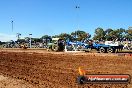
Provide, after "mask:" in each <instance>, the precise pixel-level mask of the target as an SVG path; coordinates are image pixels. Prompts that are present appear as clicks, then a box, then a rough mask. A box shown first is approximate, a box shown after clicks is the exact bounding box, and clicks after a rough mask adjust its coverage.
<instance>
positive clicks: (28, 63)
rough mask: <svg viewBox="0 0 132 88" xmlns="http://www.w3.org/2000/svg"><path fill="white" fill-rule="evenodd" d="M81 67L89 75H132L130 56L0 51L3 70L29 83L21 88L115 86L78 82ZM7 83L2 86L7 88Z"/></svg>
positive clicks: (119, 86) (131, 59) (130, 87)
mask: <svg viewBox="0 0 132 88" xmlns="http://www.w3.org/2000/svg"><path fill="white" fill-rule="evenodd" d="M79 66H82V67H83V68H84V69H85V70H86V71H87V74H123V73H124V74H130V75H132V57H131V56H128V57H124V56H114V55H113V56H112V55H111V56H109V55H104V56H99V55H97V56H96V54H74V53H73V54H71V53H55V52H50V53H47V52H43V53H36V52H29V51H28V52H27V51H26V52H25V51H22V52H16V51H15V52H11V51H10V52H9V51H8V52H7V51H1V52H0V73H1V74H2V75H4V76H6V77H10V78H13V79H18V80H22V81H24V82H26V83H27V84H26V85H30V86H25V87H22V88H30V87H31V88H53V87H54V88H78V87H79V88H83V87H85V88H105V87H106V86H109V87H106V88H115V86H114V85H106V84H104V85H92V84H85V85H78V84H77V83H76V77H77V76H78V67H79ZM0 82H1V81H0ZM0 85H1V83H0ZM6 86H7V85H6ZM6 86H5V85H2V86H0V87H1V88H7V87H6ZM123 86H124V85H123ZM123 86H122V85H116V88H123ZM12 88H15V87H12ZM20 88H21V87H20ZM127 88H132V84H130V85H128V87H127Z"/></svg>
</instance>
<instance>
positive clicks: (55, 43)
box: [48, 38, 65, 51]
mask: <svg viewBox="0 0 132 88" xmlns="http://www.w3.org/2000/svg"><path fill="white" fill-rule="evenodd" d="M64 48H65V45H64V41H63V39H61V38H52V41H51V42H50V43H48V51H49V50H51V51H64Z"/></svg>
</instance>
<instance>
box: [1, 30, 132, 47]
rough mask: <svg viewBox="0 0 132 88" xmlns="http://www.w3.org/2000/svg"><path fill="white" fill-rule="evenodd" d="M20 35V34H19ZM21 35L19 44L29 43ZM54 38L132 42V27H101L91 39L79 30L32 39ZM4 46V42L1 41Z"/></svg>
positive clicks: (27, 39) (36, 40)
mask: <svg viewBox="0 0 132 88" xmlns="http://www.w3.org/2000/svg"><path fill="white" fill-rule="evenodd" d="M17 35H18V34H17ZM20 36H21V34H20V33H19V36H18V40H17V41H19V42H24V41H27V42H28V41H29V39H30V38H29V37H25V39H21V38H20ZM52 38H61V39H63V40H65V41H66V40H70V41H84V40H89V39H92V40H99V41H103V40H104V41H106V40H108V41H111V40H112V41H113V40H117V41H123V40H124V41H126V40H129V41H132V27H129V28H128V29H124V28H119V29H112V28H108V29H103V28H101V27H98V28H96V29H95V32H94V36H93V37H92V38H91V34H89V33H88V32H85V31H82V30H77V31H74V32H71V33H69V34H68V33H61V34H59V35H53V36H49V35H43V36H42V37H41V38H32V42H44V41H50V40H51V39H52ZM0 43H1V44H2V42H1V41H0Z"/></svg>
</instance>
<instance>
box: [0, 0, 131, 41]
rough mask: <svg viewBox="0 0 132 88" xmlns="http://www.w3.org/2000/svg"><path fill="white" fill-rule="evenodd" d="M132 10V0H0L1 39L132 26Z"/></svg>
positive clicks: (91, 32) (92, 31) (92, 32)
mask: <svg viewBox="0 0 132 88" xmlns="http://www.w3.org/2000/svg"><path fill="white" fill-rule="evenodd" d="M76 5H79V6H80V9H76V8H75V6H76ZM131 9H132V0H0V41H1V40H2V41H3V40H7V39H8V40H9V38H7V39H6V37H10V35H11V37H10V38H11V39H12V38H13V36H14V38H15V37H16V36H15V35H16V33H21V34H22V36H23V37H25V36H28V34H29V33H32V34H33V35H32V36H33V37H41V36H42V35H45V34H48V35H56V34H60V33H64V32H66V33H70V32H73V31H76V30H78V29H79V30H83V31H86V32H88V33H90V34H92V35H94V30H95V29H96V28H97V27H102V28H104V29H107V28H113V29H117V28H121V27H122V28H125V29H127V28H128V27H129V26H132V10H131ZM11 20H13V21H14V29H13V32H12V28H11ZM7 35H8V36H7ZM3 38H4V39H3Z"/></svg>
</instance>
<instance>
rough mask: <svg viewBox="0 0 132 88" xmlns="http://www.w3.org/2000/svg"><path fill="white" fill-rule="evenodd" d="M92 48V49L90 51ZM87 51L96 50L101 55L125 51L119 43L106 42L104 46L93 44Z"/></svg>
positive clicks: (88, 46) (87, 47)
mask: <svg viewBox="0 0 132 88" xmlns="http://www.w3.org/2000/svg"><path fill="white" fill-rule="evenodd" d="M89 48H90V49H89ZM86 49H89V50H92V49H96V50H97V51H99V52H100V53H115V52H118V51H120V50H122V49H123V45H122V44H121V43H119V42H114V41H105V43H104V44H99V43H96V42H93V44H92V45H87V46H86Z"/></svg>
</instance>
